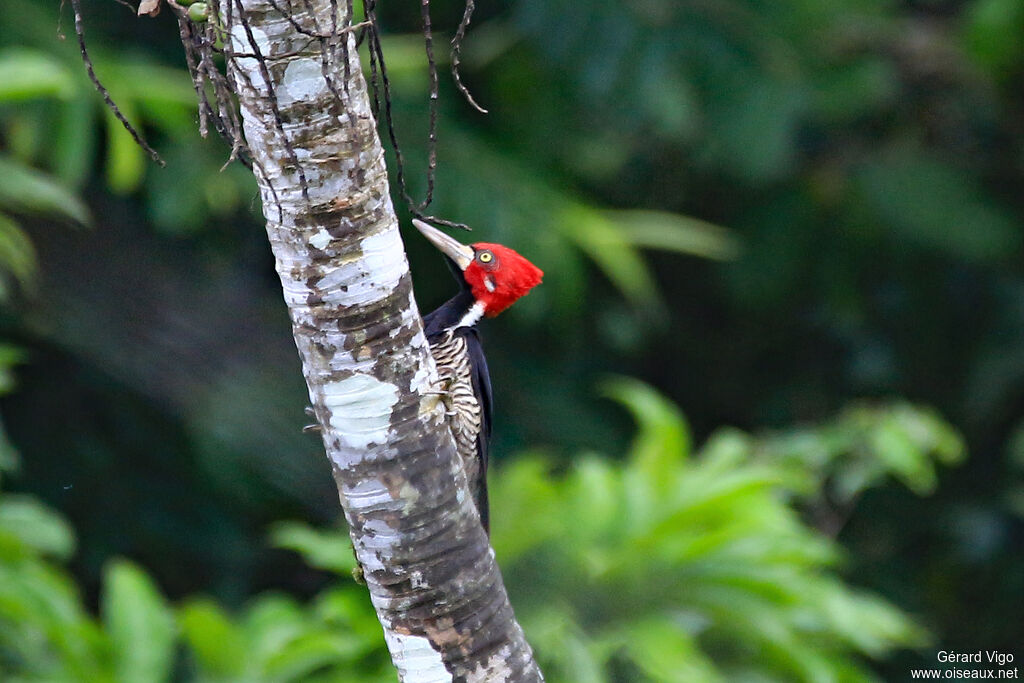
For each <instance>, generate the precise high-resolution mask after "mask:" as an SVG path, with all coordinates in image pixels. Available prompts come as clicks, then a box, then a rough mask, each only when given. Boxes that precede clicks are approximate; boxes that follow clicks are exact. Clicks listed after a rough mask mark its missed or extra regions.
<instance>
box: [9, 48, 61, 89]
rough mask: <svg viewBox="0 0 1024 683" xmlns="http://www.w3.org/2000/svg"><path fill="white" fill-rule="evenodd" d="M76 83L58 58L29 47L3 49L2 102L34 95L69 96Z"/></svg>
mask: <svg viewBox="0 0 1024 683" xmlns="http://www.w3.org/2000/svg"><path fill="white" fill-rule="evenodd" d="M74 92H75V82H74V78H73V77H72V75H71V74H70V73H69V72H68V69H67V67H66V66H65V65H64V64H63V63H61V62H60V61H59V60H57V59H56V58H54V57H53V56H51V55H50V54H47V53H46V52H42V51H40V50H33V49H29V48H8V49H5V50H3V51H0V102H5V101H8V102H9V101H16V100H22V99H31V98H35V97H58V98H62V99H67V98H69V97H70V96H71V95H72V94H73V93H74Z"/></svg>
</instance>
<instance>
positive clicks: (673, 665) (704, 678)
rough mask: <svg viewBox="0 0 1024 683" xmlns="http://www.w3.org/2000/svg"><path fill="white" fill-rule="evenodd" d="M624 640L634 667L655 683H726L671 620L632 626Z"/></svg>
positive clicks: (643, 622)
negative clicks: (718, 682) (662, 682)
mask: <svg viewBox="0 0 1024 683" xmlns="http://www.w3.org/2000/svg"><path fill="white" fill-rule="evenodd" d="M623 640H624V641H625V646H626V649H627V651H628V652H629V653H630V658H631V659H632V660H633V664H634V665H635V666H636V667H637V668H638V669H640V670H641V671H643V672H644V673H645V674H647V676H649V677H650V679H651V680H655V681H664V682H665V683H691V682H692V683H712V682H714V681H722V680H726V679H725V678H723V676H722V674H721V673H720V672H719V671H718V670H717V669H716V668H715V665H714V664H713V663H712V661H711V660H710V659H709V658H708V657H707V656H706V655H705V654H704V653H703V652H702V651H701V649H700V647H699V646H698V645H697V643H696V642H695V641H694V639H693V638H692V637H691V636H690V634H688V633H686V632H685V631H683V630H682V629H681V628H679V626H678V625H677V624H673V623H672V622H671V621H670V620H669V619H666V618H650V619H646V620H644V621H640V622H636V623H632V624H628V625H627V626H626V628H625V629H624V633H623Z"/></svg>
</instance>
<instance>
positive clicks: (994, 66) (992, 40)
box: [964, 0, 1024, 80]
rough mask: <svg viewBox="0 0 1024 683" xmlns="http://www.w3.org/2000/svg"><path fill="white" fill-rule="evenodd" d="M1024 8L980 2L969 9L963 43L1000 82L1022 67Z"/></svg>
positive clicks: (1014, 1) (1010, 1)
mask: <svg viewBox="0 0 1024 683" xmlns="http://www.w3.org/2000/svg"><path fill="white" fill-rule="evenodd" d="M1022 32H1024V4H1022V3H1020V2H1019V1H1018V0H979V1H978V2H973V3H971V4H970V5H968V9H967V21H966V26H965V36H964V37H965V43H966V46H967V50H968V52H969V53H970V55H971V56H972V57H974V59H975V60H977V62H978V63H979V64H981V65H982V66H983V67H985V68H986V69H988V70H989V71H990V72H991V73H992V75H993V76H995V77H996V78H997V79H999V80H1004V79H1006V78H1009V77H1010V76H1011V75H1012V74H1013V73H1014V71H1013V69H1014V67H1020V66H1021V64H1022V63H1024V44H1022V43H1021V40H1020V36H1021V33H1022Z"/></svg>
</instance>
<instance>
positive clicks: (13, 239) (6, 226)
mask: <svg viewBox="0 0 1024 683" xmlns="http://www.w3.org/2000/svg"><path fill="white" fill-rule="evenodd" d="M37 267H38V264H37V263H36V250H35V247H33V246H32V240H30V239H29V237H28V235H26V234H25V233H24V231H23V230H22V229H21V227H20V226H19V225H18V224H17V222H15V221H14V220H13V219H11V218H9V217H7V216H5V215H3V214H0V270H6V271H7V272H8V273H10V274H11V275H12V276H13V277H14V278H15V279H16V280H17V281H18V283H19V284H20V285H21V286H22V287H24V288H26V289H30V288H32V286H33V285H34V284H35V275H36V269H37ZM9 389H10V386H5V385H3V383H2V382H0V392H3V391H6V390H9Z"/></svg>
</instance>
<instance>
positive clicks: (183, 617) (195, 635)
mask: <svg viewBox="0 0 1024 683" xmlns="http://www.w3.org/2000/svg"><path fill="white" fill-rule="evenodd" d="M178 614H179V617H178V622H179V623H180V624H181V631H182V634H183V635H184V636H185V640H186V641H187V642H188V645H189V647H191V648H192V651H193V652H194V653H195V656H196V657H197V658H198V660H199V664H200V666H201V667H202V669H203V670H205V671H207V672H209V673H210V674H211V675H213V676H216V677H219V678H224V679H226V680H242V679H243V678H244V676H243V673H244V672H245V664H246V661H247V656H246V643H245V639H244V637H243V635H242V633H241V631H240V629H239V628H238V627H237V626H235V625H234V624H233V623H231V620H230V619H229V617H228V615H227V614H225V613H224V611H223V609H222V608H221V607H220V606H219V605H218V604H217V603H215V602H213V601H211V600H207V599H202V598H201V599H196V600H192V601H190V602H188V603H187V604H185V605H184V606H183V607H181V609H180V610H179V613H178Z"/></svg>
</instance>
